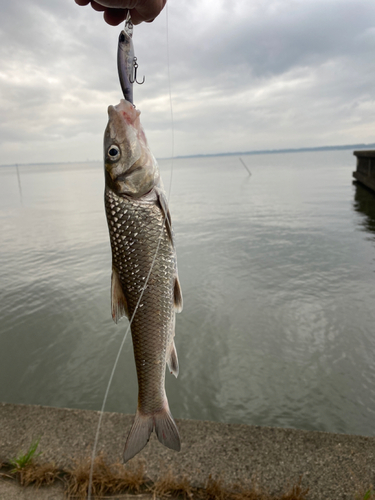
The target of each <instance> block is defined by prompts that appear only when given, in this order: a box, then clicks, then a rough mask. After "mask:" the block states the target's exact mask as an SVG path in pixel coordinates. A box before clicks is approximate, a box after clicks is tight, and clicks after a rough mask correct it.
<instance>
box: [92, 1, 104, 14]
mask: <svg viewBox="0 0 375 500" xmlns="http://www.w3.org/2000/svg"><path fill="white" fill-rule="evenodd" d="M91 7H92V8H93V9H94V10H97V11H98V12H103V11H104V10H106V9H107V7H103V5H100V3H97V2H95V1H94V0H93V1H92V2H91Z"/></svg>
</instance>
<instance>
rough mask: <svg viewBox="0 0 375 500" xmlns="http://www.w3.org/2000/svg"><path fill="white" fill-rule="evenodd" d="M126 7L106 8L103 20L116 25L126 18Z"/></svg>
mask: <svg viewBox="0 0 375 500" xmlns="http://www.w3.org/2000/svg"><path fill="white" fill-rule="evenodd" d="M127 13H128V10H127V9H106V10H105V12H104V16H103V17H104V21H105V22H106V23H107V24H109V25H110V26H117V25H118V24H120V23H122V22H123V21H125V19H126V15H127Z"/></svg>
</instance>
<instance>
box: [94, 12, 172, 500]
mask: <svg viewBox="0 0 375 500" xmlns="http://www.w3.org/2000/svg"><path fill="white" fill-rule="evenodd" d="M165 12H166V39H167V68H168V90H169V104H170V110H171V150H172V156H171V172H170V179H169V187H168V196H167V200H168V202H169V198H170V194H171V188H172V176H173V160H174V121H173V106H172V91H171V78H170V65H169V37H168V4H167V5H166V8H165ZM166 219H167V213H165V215H164V219H163V223H162V226H161V229H160V234H159V238H158V243H157V245H156V249H155V254H154V257H153V259H152V262H151V266H150V270H149V272H148V274H147V276H146V280H145V283H144V285H143V288H142V291H141V293H140V296H139V298H138V301H137V303H136V306H135V309H134V312H133V314H132V316H131V318H130V320H129V325H128V327H127V329H126V331H125V335H124V337H123V339H122V342H121V344H120V347H119V350H118V352H117V356H116V360H115V362H114V365H113V368H112V372H111V375H110V377H109V381H108V385H107V389H106V391H105V394H104V399H103V403H102V407H101V410H100V414H99V421H98V426H97V428H96V434H95V440H94V446H93V450H92V455H91V466H90V474H89V484H88V496H87V499H88V500H91V490H92V483H93V475H94V462H95V457H96V449H97V446H98V441H99V432H100V427H101V424H102V420H103V414H104V408H105V405H106V403H107V398H108V394H109V390H110V388H111V385H112V380H113V377H114V374H115V371H116V368H117V365H118V362H119V359H120V355H121V352H122V349H123V347H124V344H125V341H126V338H127V336H128V333H129V331H130V328H131V325H132V323H133V320H134V316H135V314H136V312H137V310H138V307H139V304H140V302H141V300H142V297H143V294H144V292H145V290H146V287H147V283H148V281H149V279H150V276H151V272H152V269H153V268H154V265H155V261H156V257H157V254H158V252H159V247H160V243H161V239H162V237H163V231H164V227H165V223H166Z"/></svg>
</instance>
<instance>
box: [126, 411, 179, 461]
mask: <svg viewBox="0 0 375 500" xmlns="http://www.w3.org/2000/svg"><path fill="white" fill-rule="evenodd" d="M154 427H155V432H156V435H157V437H158V439H159V441H160V442H161V443H162V444H163V445H164V446H167V447H168V448H171V449H172V450H176V451H180V449H181V444H180V435H179V433H178V429H177V426H176V424H175V421H174V420H173V417H172V415H171V412H170V411H169V406H168V402H167V401H166V403H165V405H164V408H163V409H162V410H161V411H158V412H157V413H153V414H149V415H145V414H142V413H141V412H140V411H139V409H137V413H136V415H135V420H134V423H133V426H132V428H131V429H130V432H129V435H128V439H127V440H126V444H125V450H124V455H123V459H124V463H126V462H127V461H128V460H130V459H131V458H133V457H134V456H135V455H136V454H137V453H139V452H140V451H141V450H142V449H143V448H144V447H145V446H146V444H147V443H148V441H149V439H150V435H151V432H152V431H153V429H154Z"/></svg>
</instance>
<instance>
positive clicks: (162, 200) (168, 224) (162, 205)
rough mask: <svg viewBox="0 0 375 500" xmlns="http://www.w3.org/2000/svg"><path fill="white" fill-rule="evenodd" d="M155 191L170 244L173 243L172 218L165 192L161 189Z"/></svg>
mask: <svg viewBox="0 0 375 500" xmlns="http://www.w3.org/2000/svg"><path fill="white" fill-rule="evenodd" d="M156 193H157V195H158V204H159V207H160V208H161V211H162V213H163V215H164V219H165V228H166V230H167V233H168V237H169V239H170V240H171V243H172V245H174V243H173V232H172V219H171V214H170V213H169V208H168V203H167V200H166V198H165V194H164V193H163V191H162V190H161V189H156Z"/></svg>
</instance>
